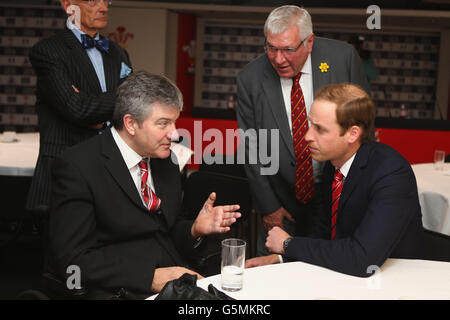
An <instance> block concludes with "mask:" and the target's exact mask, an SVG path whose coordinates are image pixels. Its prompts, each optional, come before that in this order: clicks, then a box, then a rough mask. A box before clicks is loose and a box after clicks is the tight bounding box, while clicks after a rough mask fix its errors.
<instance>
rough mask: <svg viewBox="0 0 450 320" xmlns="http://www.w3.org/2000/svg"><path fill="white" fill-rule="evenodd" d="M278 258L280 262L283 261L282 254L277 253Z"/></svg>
mask: <svg viewBox="0 0 450 320" xmlns="http://www.w3.org/2000/svg"><path fill="white" fill-rule="evenodd" d="M278 259H280V263H283V262H284V261H283V256H282V255H281V254H279V255H278Z"/></svg>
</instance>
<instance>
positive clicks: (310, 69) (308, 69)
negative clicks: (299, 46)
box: [302, 53, 312, 74]
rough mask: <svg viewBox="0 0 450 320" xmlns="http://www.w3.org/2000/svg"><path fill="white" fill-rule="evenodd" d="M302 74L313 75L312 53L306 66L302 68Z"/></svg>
mask: <svg viewBox="0 0 450 320" xmlns="http://www.w3.org/2000/svg"><path fill="white" fill-rule="evenodd" d="M302 73H306V74H311V73H312V67H311V53H310V54H308V58H307V59H306V61H305V64H304V65H303V68H302Z"/></svg>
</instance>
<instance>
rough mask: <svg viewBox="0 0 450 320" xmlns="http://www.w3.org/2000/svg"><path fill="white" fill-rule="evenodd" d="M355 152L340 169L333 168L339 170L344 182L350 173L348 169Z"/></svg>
mask: <svg viewBox="0 0 450 320" xmlns="http://www.w3.org/2000/svg"><path fill="white" fill-rule="evenodd" d="M355 156H356V152H355V153H354V154H353V155H352V156H351V157H350V159H348V160H347V161H346V162H345V163H344V164H343V165H342V167H340V168H337V167H334V168H335V169H336V170H337V169H339V170H340V171H341V173H342V175H343V176H344V178H343V179H342V180H343V181H345V178H347V175H348V172H349V171H350V167H351V166H352V163H353V160H355Z"/></svg>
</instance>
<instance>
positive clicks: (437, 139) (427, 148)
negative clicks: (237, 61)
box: [177, 118, 450, 169]
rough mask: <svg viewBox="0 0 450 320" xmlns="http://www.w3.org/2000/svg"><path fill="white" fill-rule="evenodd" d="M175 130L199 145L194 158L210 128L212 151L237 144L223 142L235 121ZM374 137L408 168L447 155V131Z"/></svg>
mask: <svg viewBox="0 0 450 320" xmlns="http://www.w3.org/2000/svg"><path fill="white" fill-rule="evenodd" d="M194 122H197V129H196V130H195V129H194ZM177 127H178V128H183V129H186V130H188V131H189V133H190V135H191V139H192V140H194V139H195V140H196V141H199V142H201V143H197V144H196V145H195V144H194V141H192V142H191V149H193V150H194V152H196V153H197V154H198V153H201V152H203V150H204V149H205V147H207V146H208V145H210V146H211V144H212V143H213V142H214V139H211V141H204V133H205V131H206V130H208V129H212V128H215V129H218V130H219V131H220V132H221V133H222V136H223V137H224V138H223V142H224V148H223V149H222V150H215V152H216V153H222V154H230V153H231V152H235V151H236V147H237V145H238V142H237V141H235V142H234V143H233V146H227V145H226V139H225V133H226V130H227V129H232V130H236V129H237V128H238V126H237V121H235V120H219V119H200V118H180V119H179V120H178V121H177ZM376 135H377V141H380V142H382V143H385V144H387V145H390V146H391V147H393V148H394V149H396V150H397V151H398V152H400V153H401V154H402V155H403V156H404V157H405V158H406V159H407V160H408V161H409V163H411V164H415V163H424V162H433V157H434V150H444V151H445V153H446V154H449V153H450V131H433V130H410V129H387V128H377V129H376ZM200 146H201V150H200ZM227 150H228V151H227ZM231 150H232V151H231ZM197 160H198V158H197ZM194 162H198V161H194V159H191V164H188V167H189V168H191V169H197V168H198V163H197V164H194Z"/></svg>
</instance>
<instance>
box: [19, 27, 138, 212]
mask: <svg viewBox="0 0 450 320" xmlns="http://www.w3.org/2000/svg"><path fill="white" fill-rule="evenodd" d="M29 57H30V62H31V64H32V65H33V68H34V70H35V72H36V75H37V87H36V109H37V112H38V117H39V118H38V119H39V131H40V149H39V157H38V162H37V165H36V169H35V174H34V177H33V180H32V184H31V188H30V191H29V194H28V200H27V208H28V209H29V210H33V209H36V208H39V207H45V206H48V205H49V202H50V191H51V177H50V169H51V164H52V161H53V159H54V158H55V157H56V156H57V155H59V154H61V153H62V152H63V151H64V150H65V149H66V148H67V147H70V146H73V145H75V144H77V143H79V142H81V141H84V140H86V139H88V138H90V137H92V136H95V135H96V134H97V130H95V129H92V128H90V126H93V125H96V124H99V123H102V122H105V121H108V120H111V118H112V114H113V111H114V103H115V90H116V88H117V86H118V85H119V83H120V68H121V63H122V62H124V63H126V64H127V65H128V66H130V67H131V64H130V60H129V57H128V54H127V52H126V51H125V50H123V49H122V48H121V47H120V46H119V45H117V44H116V43H114V42H113V41H110V48H109V52H108V53H102V57H103V66H104V70H105V81H106V87H107V92H105V93H103V92H102V90H101V87H100V83H99V81H98V77H97V74H96V73H95V70H94V67H93V65H92V63H91V61H90V59H89V57H88V55H87V54H86V51H85V50H84V49H83V47H82V45H81V43H80V42H79V41H78V39H77V38H76V37H75V35H74V34H73V33H72V31H70V30H69V29H66V30H64V31H62V32H60V33H58V34H57V35H55V36H52V37H50V38H47V39H43V40H41V41H39V42H38V43H37V44H36V45H34V46H33V47H32V48H31V50H30V55H29ZM72 85H73V86H75V87H76V88H77V89H78V90H79V93H76V92H75V90H74V89H73V88H72Z"/></svg>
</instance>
